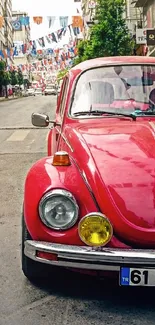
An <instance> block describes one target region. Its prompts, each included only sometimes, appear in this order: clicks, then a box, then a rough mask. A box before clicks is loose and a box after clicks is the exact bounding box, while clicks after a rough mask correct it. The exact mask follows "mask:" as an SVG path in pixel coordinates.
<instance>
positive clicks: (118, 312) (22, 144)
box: [0, 96, 155, 325]
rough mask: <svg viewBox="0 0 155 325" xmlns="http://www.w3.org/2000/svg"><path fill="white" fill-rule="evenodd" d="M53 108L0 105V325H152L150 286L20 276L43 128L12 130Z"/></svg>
mask: <svg viewBox="0 0 155 325" xmlns="http://www.w3.org/2000/svg"><path fill="white" fill-rule="evenodd" d="M55 107H56V100H55V98H54V99H53V98H52V97H42V96H40V97H36V98H24V99H19V100H13V101H9V102H5V103H4V102H1V103H0V262H1V263H0V325H50V324H51V325H59V324H61V325H73V324H74V325H86V324H89V325H99V324H103V325H105V324H106V325H112V324H114V323H115V325H124V324H126V325H140V324H143V325H146V324H147V325H154V323H155V321H154V320H155V299H154V292H155V288H151V289H150V288H148V289H143V288H139V289H137V288H121V287H119V286H118V284H117V283H115V282H114V281H113V282H112V281H111V280H106V281H101V280H98V279H96V278H93V277H88V276H84V275H79V274H74V273H71V272H69V273H65V272H62V275H61V276H59V277H57V279H55V278H54V279H53V278H51V277H50V276H49V277H47V279H46V280H45V281H42V282H41V283H40V284H39V285H34V284H31V283H30V282H29V281H28V280H27V279H26V278H25V277H24V275H23V274H22V272H21V265H20V248H21V247H20V246H21V242H20V237H21V210H22V201H23V185H24V179H25V176H26V173H27V171H28V169H29V168H30V166H31V165H32V164H33V162H35V161H36V160H37V159H40V158H41V157H42V156H44V155H45V154H46V137H47V131H48V130H45V129H44V130H38V129H30V130H28V129H26V130H25V129H23V130H21V129H19V130H18V128H21V127H31V122H30V116H31V114H32V112H44V113H48V114H49V115H50V118H51V119H52V118H53V115H54V111H55ZM26 131H27V133H26Z"/></svg>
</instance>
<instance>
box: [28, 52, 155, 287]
mask: <svg viewBox="0 0 155 325" xmlns="http://www.w3.org/2000/svg"><path fill="white" fill-rule="evenodd" d="M154 94H155V59H154V58H153V57H142V56H140V57H138V56H137V57H134V56H132V57H127V56H126V57H112V58H98V59H93V60H89V61H87V62H83V63H81V64H79V65H78V66H75V67H73V68H72V69H71V70H70V71H69V72H68V74H67V75H66V76H65V77H64V79H63V84H62V87H61V92H60V95H59V97H58V102H57V109H56V115H55V119H54V120H53V121H51V120H50V118H49V116H47V115H45V114H37V113H34V114H33V115H32V124H33V125H35V126H39V127H47V126H49V124H50V123H51V124H52V127H51V129H50V131H49V135H48V157H44V158H42V159H40V160H39V161H38V162H36V163H35V164H34V165H33V166H32V167H31V169H30V170H29V172H28V174H27V177H26V181H25V188H24V204H23V216H22V222H23V224H22V269H23V272H24V274H25V276H26V277H28V278H29V279H33V278H36V277H38V276H42V275H43V273H44V271H43V268H42V267H44V265H45V264H46V265H47V264H49V265H51V267H52V270H51V271H53V279H54V281H55V279H57V281H58V278H57V273H56V271H57V269H56V266H57V267H66V268H70V269H74V270H75V269H76V270H84V271H85V273H86V271H87V272H88V274H90V272H91V273H92V274H95V275H97V276H98V275H103V276H105V272H106V276H107V275H108V276H110V274H111V272H112V273H113V274H114V275H116V276H117V277H118V282H119V284H120V285H121V286H155V96H154ZM51 113H52V112H51ZM54 275H55V277H54Z"/></svg>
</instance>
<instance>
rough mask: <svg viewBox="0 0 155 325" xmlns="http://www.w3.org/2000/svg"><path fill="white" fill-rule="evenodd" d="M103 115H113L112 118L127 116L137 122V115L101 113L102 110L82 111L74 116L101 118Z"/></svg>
mask: <svg viewBox="0 0 155 325" xmlns="http://www.w3.org/2000/svg"><path fill="white" fill-rule="evenodd" d="M103 114H107V115H111V116H118V117H119V116H125V117H130V118H132V119H133V120H134V121H136V115H135V114H134V113H128V114H125V113H121V112H109V111H100V110H92V111H81V112H76V113H74V114H73V115H74V116H80V115H88V116H89V115H96V116H100V115H103Z"/></svg>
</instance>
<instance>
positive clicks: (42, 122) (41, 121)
mask: <svg viewBox="0 0 155 325" xmlns="http://www.w3.org/2000/svg"><path fill="white" fill-rule="evenodd" d="M31 121H32V124H33V125H34V126H40V127H46V126H48V125H49V123H50V120H49V116H48V115H45V114H39V113H33V114H32V116H31Z"/></svg>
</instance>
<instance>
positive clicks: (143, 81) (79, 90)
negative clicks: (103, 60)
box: [71, 65, 155, 114]
mask: <svg viewBox="0 0 155 325" xmlns="http://www.w3.org/2000/svg"><path fill="white" fill-rule="evenodd" d="M153 91H154V92H155V65H154V66H149V65H146V66H142V65H129V66H116V67H115V66H113V67H101V68H95V69H91V70H88V71H86V72H84V73H83V74H82V75H81V76H80V78H79V79H78V82H77V85H76V89H75V92H74V99H73V103H72V107H71V114H74V113H76V112H80V111H86V110H88V111H89V110H90V109H92V108H93V109H95V108H97V109H100V108H101V109H103V108H109V107H111V108H113V109H114V110H115V111H116V112H117V110H119V109H127V108H128V110H131V111H133V110H134V106H133V103H134V104H135V107H140V108H142V109H143V108H144V107H146V104H147V105H148V104H149V102H150V94H152V92H153ZM152 97H153V95H152ZM131 103H132V105H131Z"/></svg>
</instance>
